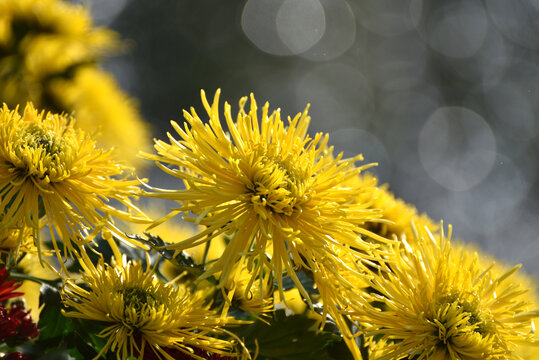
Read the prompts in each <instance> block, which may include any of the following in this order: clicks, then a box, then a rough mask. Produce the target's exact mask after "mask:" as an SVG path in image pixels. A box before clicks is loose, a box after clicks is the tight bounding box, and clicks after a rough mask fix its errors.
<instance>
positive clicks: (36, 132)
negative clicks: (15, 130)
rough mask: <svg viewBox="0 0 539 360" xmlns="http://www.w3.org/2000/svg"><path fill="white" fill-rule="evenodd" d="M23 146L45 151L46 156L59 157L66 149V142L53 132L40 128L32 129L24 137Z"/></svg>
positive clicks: (34, 127) (33, 127)
mask: <svg viewBox="0 0 539 360" xmlns="http://www.w3.org/2000/svg"><path fill="white" fill-rule="evenodd" d="M22 140H23V144H24V145H26V146H27V147H29V148H32V149H43V150H44V151H45V153H46V155H50V156H52V155H57V154H59V153H61V152H62V150H63V148H64V140H63V139H62V138H59V137H57V136H56V134H55V133H54V132H53V131H50V130H49V131H47V130H45V129H43V128H40V127H38V126H35V125H34V126H32V127H30V128H29V129H28V130H27V131H26V132H25V134H24V135H23V139H22Z"/></svg>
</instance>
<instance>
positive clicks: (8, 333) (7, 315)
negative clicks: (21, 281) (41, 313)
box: [0, 302, 39, 346]
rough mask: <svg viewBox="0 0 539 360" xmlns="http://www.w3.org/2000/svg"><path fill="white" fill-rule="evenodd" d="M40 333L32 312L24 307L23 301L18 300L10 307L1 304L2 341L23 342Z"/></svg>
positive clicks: (0, 330)
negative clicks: (31, 315) (31, 314)
mask: <svg viewBox="0 0 539 360" xmlns="http://www.w3.org/2000/svg"><path fill="white" fill-rule="evenodd" d="M38 335H39V330H38V328H37V326H36V324H35V323H34V322H33V321H32V318H31V317H30V313H29V312H28V311H26V310H25V309H24V303H23V302H16V303H14V304H12V305H11V307H10V308H9V309H6V308H4V306H3V305H0V342H7V343H8V345H10V346H12V345H16V344H20V343H23V342H25V341H27V340H30V339H31V338H34V337H36V336H38Z"/></svg>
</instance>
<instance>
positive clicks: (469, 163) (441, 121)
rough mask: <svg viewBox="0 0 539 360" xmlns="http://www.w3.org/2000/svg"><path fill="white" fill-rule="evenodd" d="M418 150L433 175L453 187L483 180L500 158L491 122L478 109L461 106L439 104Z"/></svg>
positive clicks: (463, 187)
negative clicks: (497, 154)
mask: <svg viewBox="0 0 539 360" xmlns="http://www.w3.org/2000/svg"><path fill="white" fill-rule="evenodd" d="M418 150H419V158H420V161H421V164H422V165H423V167H424V169H425V170H426V172H427V173H428V174H429V176H430V177H432V179H434V180H435V181H436V182H437V183H438V184H440V185H442V186H443V187H445V188H446V189H449V190H452V191H465V190H469V189H471V188H473V187H474V186H476V185H478V184H480V183H481V182H482V181H483V180H484V179H485V178H486V177H487V175H488V174H489V172H490V170H491V169H492V166H493V165H494V161H495V159H496V141H495V138H494V135H493V133H492V130H491V129H490V127H489V125H488V124H487V123H486V122H485V120H483V118H482V117H481V116H479V115H478V114H477V113H475V112H473V111H471V110H469V109H466V108H461V107H441V108H438V109H437V110H436V111H435V112H434V113H433V114H432V115H431V116H430V117H429V119H428V120H427V122H426V123H425V125H424V126H423V128H422V129H421V132H420V133H419V142H418Z"/></svg>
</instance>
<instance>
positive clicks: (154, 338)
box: [62, 252, 241, 360]
mask: <svg viewBox="0 0 539 360" xmlns="http://www.w3.org/2000/svg"><path fill="white" fill-rule="evenodd" d="M118 255H119V254H117V256H118ZM148 261H149V260H147V262H148ZM81 265H82V267H83V270H84V271H83V272H82V281H83V282H84V283H85V284H86V285H87V286H88V290H86V289H84V288H82V287H80V286H78V285H77V284H75V283H74V282H73V281H71V280H66V282H65V285H64V289H63V292H62V296H63V300H64V303H65V304H66V305H67V306H69V307H71V309H72V310H71V311H67V312H65V315H66V316H68V317H76V318H81V319H88V320H95V321H99V322H101V323H103V326H105V328H104V329H103V330H102V331H101V332H100V333H99V334H98V336H100V337H103V338H105V339H107V342H106V344H105V346H104V347H103V349H102V350H101V352H100V354H99V355H98V356H96V357H95V359H97V358H99V357H100V356H101V355H102V354H104V353H106V352H108V351H113V352H116V357H117V359H121V360H125V359H130V358H132V357H134V358H137V359H142V358H143V356H144V354H145V353H146V354H154V355H155V356H157V357H158V358H166V359H171V357H170V356H169V355H167V354H168V353H169V352H170V350H179V351H181V352H183V353H185V354H188V355H190V356H192V357H193V359H203V358H202V357H199V356H197V355H195V350H197V349H198V350H206V351H209V352H211V353H216V354H220V355H225V356H239V354H238V353H237V351H236V350H235V347H236V345H237V342H236V341H235V340H224V339H220V338H218V337H217V336H221V335H230V334H229V333H228V332H227V331H226V330H224V329H223V326H225V325H227V324H231V323H241V322H239V321H236V320H234V319H231V318H226V317H224V316H220V315H219V314H217V313H216V312H215V311H213V310H210V309H209V304H208V303H207V296H206V295H207V292H206V291H197V292H191V291H190V290H189V289H188V287H186V286H184V285H182V284H178V285H173V284H171V283H164V282H162V281H160V280H158V279H157V278H156V277H155V275H154V273H153V269H152V268H150V267H149V266H148V267H147V269H146V270H143V264H142V263H141V262H140V261H138V262H132V261H126V259H125V257H124V258H122V260H121V262H117V261H116V260H114V258H113V260H112V264H111V265H109V264H105V263H104V261H103V259H102V258H101V259H100V261H99V262H98V264H97V266H94V265H93V264H92V262H91V261H90V259H89V258H88V256H87V255H86V253H85V252H82V254H81ZM167 356H168V357H167Z"/></svg>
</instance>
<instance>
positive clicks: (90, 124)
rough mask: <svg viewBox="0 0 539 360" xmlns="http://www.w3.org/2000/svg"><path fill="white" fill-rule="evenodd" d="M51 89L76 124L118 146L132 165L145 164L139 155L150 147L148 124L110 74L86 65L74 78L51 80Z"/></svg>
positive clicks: (101, 140) (104, 144)
mask: <svg viewBox="0 0 539 360" xmlns="http://www.w3.org/2000/svg"><path fill="white" fill-rule="evenodd" d="M49 89H50V94H51V95H52V97H53V98H54V99H56V103H57V106H59V107H60V108H61V109H67V110H68V111H69V112H72V113H73V114H74V115H75V116H76V118H77V126H79V127H81V128H82V129H85V130H86V131H87V132H92V135H93V137H94V138H95V139H96V140H97V141H98V143H99V144H100V145H101V146H102V147H104V148H111V147H114V148H116V153H117V154H118V157H119V158H120V159H122V160H126V161H127V162H128V163H129V164H130V165H137V166H139V165H142V164H144V163H143V162H142V159H140V158H139V157H137V154H138V152H139V151H148V150H149V149H150V147H151V141H150V139H151V134H150V129H149V125H148V124H147V123H145V122H144V121H143V120H142V118H141V117H140V115H139V113H138V111H137V108H136V107H135V103H134V100H133V99H130V98H129V97H127V95H126V94H125V93H123V92H122V90H121V89H120V87H119V86H118V84H117V83H116V80H114V78H113V77H112V76H111V75H110V74H108V73H106V72H104V71H102V70H99V69H96V68H95V67H91V66H84V67H80V68H79V69H78V70H77V71H76V72H75V74H74V76H73V78H70V79H63V78H58V79H53V80H51V81H50V87H49ZM126 134H129V135H128V136H126ZM134 144H136V146H134Z"/></svg>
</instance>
